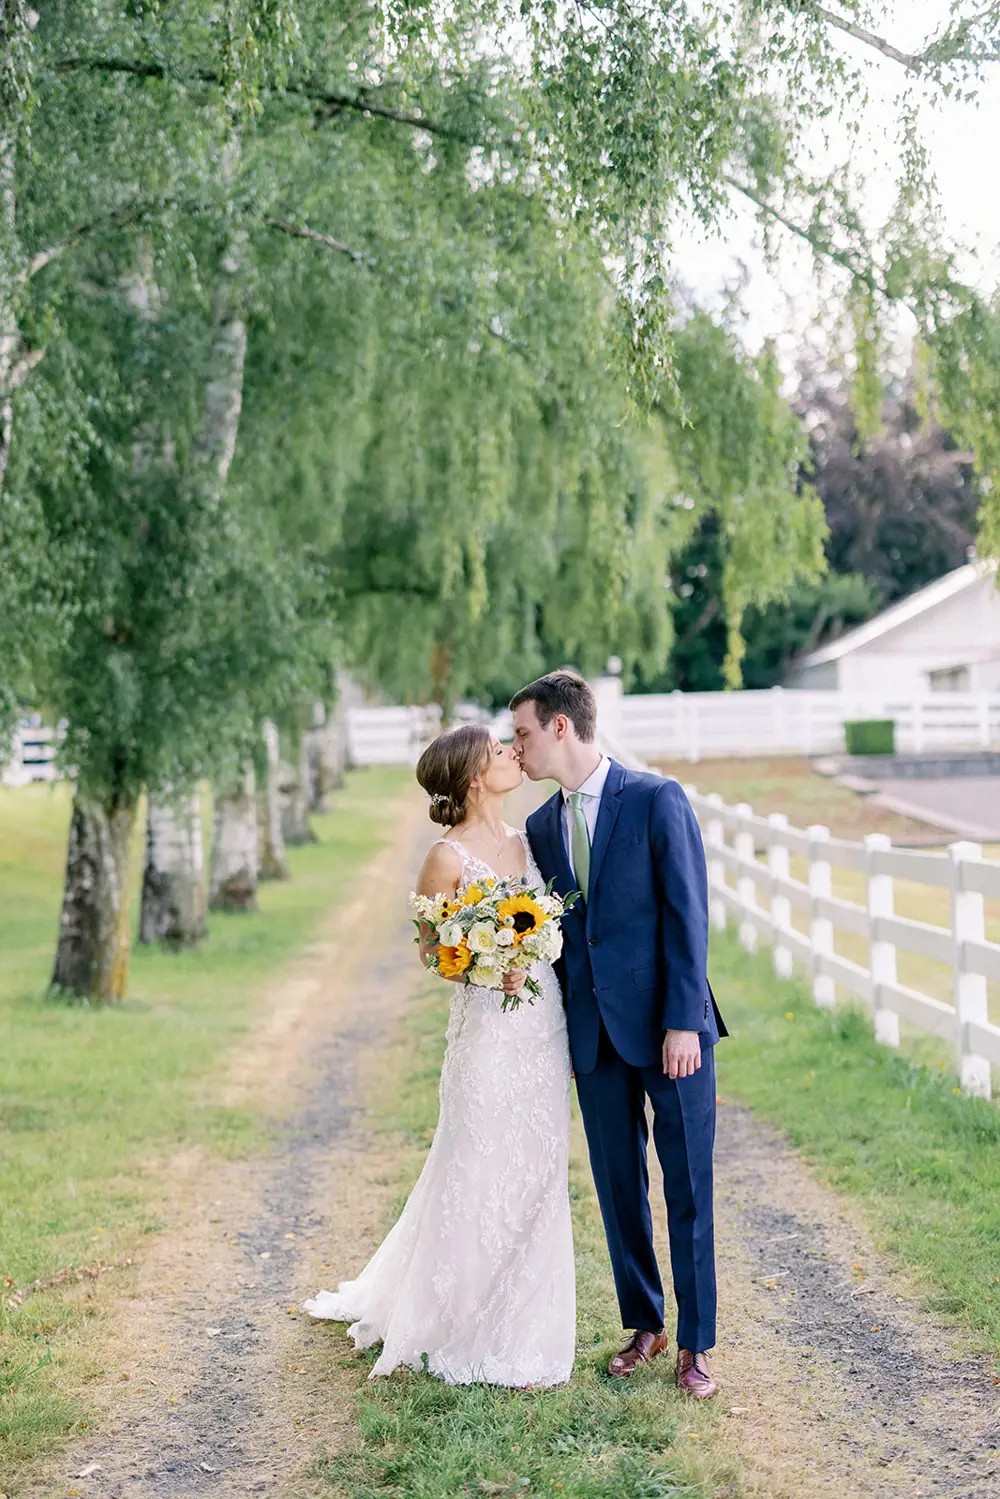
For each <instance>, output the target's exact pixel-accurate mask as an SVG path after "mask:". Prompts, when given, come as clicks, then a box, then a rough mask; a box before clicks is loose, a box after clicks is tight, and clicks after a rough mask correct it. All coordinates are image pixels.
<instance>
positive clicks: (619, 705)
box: [600, 678, 1000, 762]
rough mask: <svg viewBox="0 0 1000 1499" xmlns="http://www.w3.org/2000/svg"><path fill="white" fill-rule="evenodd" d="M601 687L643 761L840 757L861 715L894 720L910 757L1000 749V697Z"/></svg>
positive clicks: (618, 733)
mask: <svg viewBox="0 0 1000 1499" xmlns="http://www.w3.org/2000/svg"><path fill="white" fill-rule="evenodd" d="M600 686H601V688H602V694H601V720H602V723H603V724H606V725H607V727H608V730H609V732H611V733H612V734H613V735H614V737H615V739H616V740H617V741H618V742H619V743H620V744H622V745H623V746H624V747H626V748H627V749H628V750H630V751H631V752H632V753H633V754H634V755H637V756H639V757H640V758H642V759H645V760H689V761H692V762H695V761H698V760H702V759H711V758H713V757H718V756H723V755H773V754H800V755H819V754H835V753H838V752H843V750H844V723H845V721H847V720H850V719H858V718H891V719H893V720H894V722H895V724H896V748H897V749H898V750H900V751H902V752H903V753H911V752H912V753H915V754H922V753H924V752H925V751H928V750H939V749H941V750H943V749H949V750H961V749H964V750H981V749H987V748H989V746H990V745H991V744H997V743H1000V693H985V692H936V693H928V694H926V695H925V696H924V697H920V698H911V697H907V698H906V699H905V700H896V699H894V698H892V697H891V696H886V695H885V694H871V693H868V694H864V695H859V694H857V693H847V692H820V691H812V690H808V689H805V688H782V687H770V688H767V689H765V690H763V691H760V692H757V691H739V692H669V693H630V694H628V695H625V694H623V693H622V692H621V688H620V685H619V684H618V683H617V682H616V681H615V679H607V678H605V679H602V681H601V683H600Z"/></svg>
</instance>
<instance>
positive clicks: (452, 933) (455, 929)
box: [438, 921, 462, 947]
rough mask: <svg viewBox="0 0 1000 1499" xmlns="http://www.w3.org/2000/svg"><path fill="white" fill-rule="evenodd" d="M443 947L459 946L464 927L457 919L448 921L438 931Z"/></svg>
mask: <svg viewBox="0 0 1000 1499" xmlns="http://www.w3.org/2000/svg"><path fill="white" fill-rule="evenodd" d="M438 938H439V940H440V942H441V946H442V947H457V946H458V944H459V943H460V942H461V940H462V928H461V926H460V924H459V923H458V922H457V921H446V922H445V923H444V926H442V927H441V929H440V931H439V932H438Z"/></svg>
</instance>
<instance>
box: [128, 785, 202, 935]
mask: <svg viewBox="0 0 1000 1499" xmlns="http://www.w3.org/2000/svg"><path fill="white" fill-rule="evenodd" d="M205 902H206V890H205V857H204V850H203V846H202V839H201V807H200V804H199V798H198V793H197V792H195V793H194V794H193V795H191V796H187V797H184V798H183V800H182V801H180V802H178V803H173V802H165V801H164V802H154V801H153V800H152V799H151V800H150V803H149V818H148V822H147V826H146V867H145V870H144V872H143V877H142V910H141V913H140V917H139V941H140V942H167V943H169V944H170V945H171V946H172V947H191V946H193V944H194V943H196V942H198V941H199V940H200V939H201V938H202V937H203V936H204V935H205V930H206V923H205Z"/></svg>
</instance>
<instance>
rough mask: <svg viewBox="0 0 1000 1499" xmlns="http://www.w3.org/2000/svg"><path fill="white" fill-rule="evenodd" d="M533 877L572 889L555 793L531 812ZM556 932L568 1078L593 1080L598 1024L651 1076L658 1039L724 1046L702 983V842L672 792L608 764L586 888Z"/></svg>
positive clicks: (685, 804)
mask: <svg viewBox="0 0 1000 1499" xmlns="http://www.w3.org/2000/svg"><path fill="white" fill-rule="evenodd" d="M527 833H528V838H529V840H530V842H531V849H532V852H533V854H534V856H535V862H536V863H537V864H538V867H539V869H540V870H541V873H542V877H543V878H544V879H546V880H550V879H551V880H554V882H555V889H556V890H557V891H558V892H559V894H560V895H568V894H569V893H570V891H572V890H574V889H576V888H577V886H576V885H575V884H574V882H573V874H572V870H571V868H570V863H569V859H568V858H567V856H566V846H565V843H564V841H563V827H562V792H561V791H559V792H556V794H555V796H553V797H550V798H549V800H548V801H547V802H546V803H545V804H544V806H542V807H540V808H539V809H538V811H537V812H533V813H532V815H531V816H530V817H529V818H528V822H527ZM585 896H586V899H585V901H578V902H577V904H576V905H575V906H574V907H573V908H572V910H570V911H568V912H567V914H566V916H565V918H564V920H563V936H564V947H563V954H562V957H561V958H560V959H559V962H558V964H557V971H558V974H559V980H560V983H561V984H562V991H563V1002H564V1003H565V1006H566V1018H567V1023H568V1028H569V1044H570V1051H571V1054H572V1057H573V1067H574V1069H575V1071H577V1072H580V1073H586V1072H592V1071H593V1069H594V1067H595V1065H596V1062H597V1045H598V1040H599V1037H600V1023H601V1021H602V1020H603V1022H604V1025H605V1028H606V1030H607V1032H608V1036H609V1037H610V1039H611V1043H612V1045H613V1046H614V1048H615V1050H616V1051H617V1052H618V1054H619V1056H621V1057H622V1058H624V1060H625V1061H626V1062H628V1063H629V1064H630V1065H631V1066H633V1067H651V1066H653V1065H655V1064H657V1063H658V1062H659V1061H660V1059H661V1056H662V1049H663V1033H664V1031H666V1030H685V1031H698V1032H699V1033H700V1035H701V1042H702V1046H703V1047H704V1046H714V1044H715V1043H716V1041H718V1040H719V1037H720V1036H725V1035H727V1034H728V1032H727V1030H726V1026H725V1023H724V1021H723V1019H722V1016H721V1015H720V1013H719V1009H718V1006H717V1005H716V1003H715V996H714V995H713V993H712V990H711V987H710V985H709V982H708V976H707V973H706V966H707V961H708V882H707V875H706V869H705V851H704V848H703V846H702V841H701V830H700V828H699V827H698V822H697V819H696V818H695V815H694V812H693V811H692V808H691V803H690V802H689V801H688V799H687V797H686V796H685V795H684V791H683V789H682V787H681V786H680V785H679V783H678V782H677V781H672V780H665V779H663V778H662V777H661V776H656V775H652V774H649V773H648V772H641V771H632V770H626V769H625V767H624V766H622V765H619V764H618V762H617V761H615V760H612V762H611V769H610V771H609V773H608V778H607V781H606V782H605V786H604V791H603V794H602V796H601V805H600V810H599V812H598V814H597V826H596V828H595V830H594V840H593V845H592V848H591V855H590V888H589V890H588V891H586V892H585Z"/></svg>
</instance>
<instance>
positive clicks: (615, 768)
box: [588, 760, 625, 899]
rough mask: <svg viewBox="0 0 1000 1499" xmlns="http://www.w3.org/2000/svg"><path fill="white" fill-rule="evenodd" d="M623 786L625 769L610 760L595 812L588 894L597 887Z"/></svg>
mask: <svg viewBox="0 0 1000 1499" xmlns="http://www.w3.org/2000/svg"><path fill="white" fill-rule="evenodd" d="M624 786H625V771H624V769H623V768H622V766H620V765H619V764H618V762H617V760H612V762H611V768H610V770H609V771H608V776H607V780H606V781H605V782H604V790H603V792H602V793H601V805H600V807H599V809H598V813H597V826H596V827H595V828H594V842H593V845H592V847H591V850H590V896H593V893H594V890H595V889H596V887H597V877H598V875H599V874H600V872H601V863H602V861H603V859H604V855H605V854H606V853H607V851H608V844H609V843H610V841H611V834H612V833H613V832H614V830H615V823H616V822H617V821H618V813H619V812H620V811H621V794H622V790H623V789H624ZM589 898H590V897H588V899H589Z"/></svg>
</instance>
